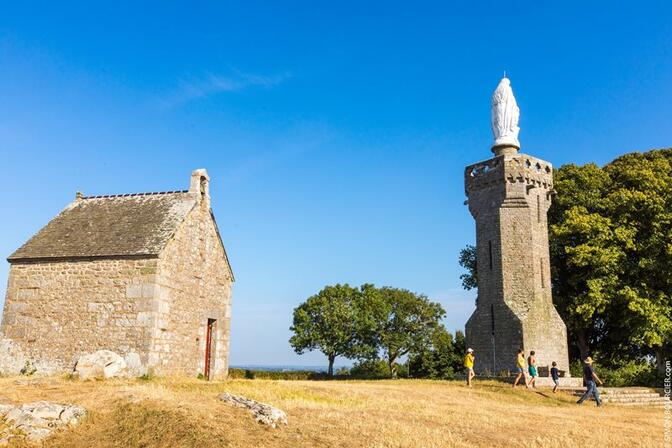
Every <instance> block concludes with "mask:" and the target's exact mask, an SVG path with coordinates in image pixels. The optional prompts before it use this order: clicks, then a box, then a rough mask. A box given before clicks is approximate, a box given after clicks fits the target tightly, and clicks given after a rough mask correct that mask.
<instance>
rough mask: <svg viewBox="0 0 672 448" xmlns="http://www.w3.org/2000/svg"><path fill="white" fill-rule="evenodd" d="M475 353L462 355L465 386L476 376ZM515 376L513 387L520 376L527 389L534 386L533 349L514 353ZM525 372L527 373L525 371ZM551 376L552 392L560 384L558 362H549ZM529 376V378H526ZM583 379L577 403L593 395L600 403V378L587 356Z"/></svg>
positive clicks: (470, 350) (584, 363)
mask: <svg viewBox="0 0 672 448" xmlns="http://www.w3.org/2000/svg"><path fill="white" fill-rule="evenodd" d="M475 359H476V355H475V354H474V350H473V349H472V348H468V349H467V353H466V354H465V356H464V368H465V370H466V374H467V386H469V387H471V384H472V380H473V379H474V377H475V376H476V374H475V373H474V361H475ZM515 363H516V378H515V379H514V380H513V388H514V389H515V387H516V386H517V385H518V383H519V382H520V380H521V378H522V379H523V384H525V388H526V389H529V388H530V387H533V388H536V387H537V386H536V380H537V377H538V376H539V372H538V371H537V358H536V356H535V352H534V350H532V351H530V355H529V356H528V357H527V360H526V359H525V352H524V351H523V349H520V350H518V353H517V354H516V361H515ZM526 372H527V373H526ZM550 374H551V378H552V379H553V393H555V392H556V391H557V390H558V387H559V386H560V371H559V370H558V363H557V362H555V361H553V362H552V363H551V371H550ZM528 376H529V378H528ZM583 380H584V382H585V383H586V392H585V393H584V394H583V396H582V397H581V398H580V399H579V401H577V404H582V403H583V402H584V401H585V400H586V399H588V398H590V396H591V395H592V396H594V397H595V402H596V403H597V405H598V406H601V405H602V400H601V399H600V392H599V390H598V389H597V384H600V385H602V380H600V378H599V377H598V376H597V374H596V373H595V369H594V368H593V359H592V358H591V357H590V356H588V357H587V358H586V359H584V361H583Z"/></svg>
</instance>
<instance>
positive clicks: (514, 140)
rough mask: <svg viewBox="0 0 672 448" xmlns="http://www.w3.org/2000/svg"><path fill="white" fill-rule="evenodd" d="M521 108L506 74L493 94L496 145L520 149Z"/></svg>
mask: <svg viewBox="0 0 672 448" xmlns="http://www.w3.org/2000/svg"><path fill="white" fill-rule="evenodd" d="M519 116H520V109H518V104H516V98H515V97H514V96H513V90H511V81H509V78H507V77H506V76H504V78H502V80H501V81H499V85H497V88H496V89H495V93H493V94H492V133H493V135H494V137H495V144H494V145H493V148H494V147H497V146H513V147H515V148H518V149H520V142H519V141H518V131H520V128H519V127H518V118H519Z"/></svg>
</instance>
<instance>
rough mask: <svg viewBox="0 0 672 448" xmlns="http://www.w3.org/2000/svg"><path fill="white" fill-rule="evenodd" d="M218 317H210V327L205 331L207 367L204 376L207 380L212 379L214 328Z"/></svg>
mask: <svg viewBox="0 0 672 448" xmlns="http://www.w3.org/2000/svg"><path fill="white" fill-rule="evenodd" d="M215 322H217V320H216V319H208V327H207V329H206V332H205V369H204V372H203V376H204V377H205V379H206V380H210V372H211V371H212V366H213V361H214V356H213V353H214V351H215V338H214V329H215Z"/></svg>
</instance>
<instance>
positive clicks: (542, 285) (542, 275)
mask: <svg viewBox="0 0 672 448" xmlns="http://www.w3.org/2000/svg"><path fill="white" fill-rule="evenodd" d="M539 267H540V268H541V287H542V288H546V282H545V281H544V260H539Z"/></svg>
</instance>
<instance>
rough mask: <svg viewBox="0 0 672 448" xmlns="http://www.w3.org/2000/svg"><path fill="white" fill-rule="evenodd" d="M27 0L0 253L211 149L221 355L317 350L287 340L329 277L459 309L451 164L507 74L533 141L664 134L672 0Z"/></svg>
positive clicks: (8, 20) (456, 182)
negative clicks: (81, 196)
mask: <svg viewBox="0 0 672 448" xmlns="http://www.w3.org/2000/svg"><path fill="white" fill-rule="evenodd" d="M20 3H24V2H2V5H0V156H1V158H0V182H1V183H2V197H3V200H2V206H1V208H0V210H1V212H2V219H0V255H1V256H2V257H3V258H5V257H6V256H7V255H9V254H10V253H11V252H12V251H13V250H15V249H16V248H17V247H18V246H19V245H20V244H22V243H23V242H24V241H25V240H26V239H28V238H29V237H30V236H31V235H32V234H33V233H34V232H35V231H37V230H38V229H39V228H40V227H41V226H43V225H44V224H45V223H46V222H47V221H48V220H49V219H50V218H51V217H52V216H53V215H55V214H56V213H57V212H58V211H59V210H60V209H61V208H63V207H64V206H65V205H66V204H67V203H68V202H70V201H71V200H72V199H73V198H74V195H75V191H76V190H82V191H83V192H85V193H86V194H110V193H130V192H143V191H158V190H172V189H179V188H186V187H187V186H188V180H189V174H190V172H191V170H192V169H194V168H201V167H205V168H207V169H208V171H209V172H210V175H211V177H212V184H211V191H212V195H213V208H214V211H215V214H216V215H217V217H218V221H219V224H220V227H221V232H222V236H223V239H224V242H225V244H226V247H227V250H228V252H229V255H230V258H231V262H232V265H233V269H234V271H235V273H236V277H237V282H236V284H235V289H234V306H233V322H232V341H231V348H232V362H233V363H234V364H307V365H315V364H322V363H324V360H323V358H322V356H321V355H319V354H314V355H305V356H303V357H298V356H296V355H294V354H293V352H292V351H291V349H290V348H289V345H288V343H287V339H288V337H289V331H288V327H289V325H290V323H291V313H292V309H293V308H294V307H295V306H296V305H297V304H299V303H300V302H301V301H302V300H304V299H305V298H307V297H308V296H309V295H311V294H313V293H315V292H316V291H318V290H319V289H320V288H321V287H322V286H324V285H325V284H329V283H336V282H348V283H351V284H361V283H363V282H373V283H376V284H378V285H392V286H398V287H404V288H408V289H411V290H414V291H417V292H422V293H425V294H427V295H429V296H430V297H431V298H433V299H435V300H437V301H439V302H441V303H442V304H443V305H444V307H445V308H446V310H447V311H448V317H447V318H446V325H447V326H448V327H449V328H450V329H455V328H462V327H463V325H464V322H465V321H466V319H467V317H468V315H469V314H470V312H471V310H472V308H473V299H474V297H473V294H470V293H465V292H463V291H461V289H460V281H459V278H458V277H459V274H460V272H461V271H460V268H459V266H458V263H457V256H458V252H459V250H460V248H462V247H463V246H464V245H465V244H467V243H471V242H473V241H474V226H473V222H472V219H471V217H470V216H469V213H468V211H467V209H466V207H465V206H464V205H463V201H464V189H463V183H462V173H463V168H464V166H465V165H467V164H469V163H473V162H476V161H479V160H483V159H486V158H488V157H489V156H490V152H489V150H490V144H491V140H492V136H491V131H490V127H489V126H490V125H489V113H490V112H489V101H490V95H491V93H492V91H493V90H494V88H495V87H496V85H497V83H498V81H499V79H500V78H501V75H502V72H503V71H504V70H506V71H507V73H508V75H509V77H510V78H511V81H512V86H513V89H514V92H515V94H516V97H517V99H518V104H519V106H520V108H521V128H522V130H521V134H520V140H521V143H522V149H523V151H525V152H529V153H530V154H533V155H535V156H538V157H541V158H544V159H546V160H549V161H550V162H552V163H553V164H555V165H556V166H559V165H561V164H563V163H568V162H575V163H580V164H582V163H586V162H591V161H595V162H598V163H605V162H607V161H609V160H611V159H613V158H614V157H616V156H618V155H619V154H622V153H624V152H628V151H633V150H648V149H651V148H660V147H668V146H672V33H671V32H670V29H671V28H670V24H671V23H672V3H670V2H667V1H660V2H603V3H601V4H598V3H597V2H561V3H558V2H554V3H551V2H539V1H534V2H533V1H530V2H513V1H512V2H435V3H424V2H398V3H397V2H380V3H376V4H373V3H372V4H369V5H366V6H365V5H362V3H363V2H345V1H341V2H323V3H321V4H318V3H316V2H305V3H301V2H291V3H284V4H281V3H280V2H268V3H256V2H251V1H245V2H240V3H231V2H226V4H224V5H222V6H212V5H206V4H203V3H200V2H199V3H197V2H189V3H187V2H185V3H184V4H182V5H175V4H169V3H167V2H157V3H155V4H153V5H147V4H146V5H145V6H142V7H141V6H139V5H138V4H137V2H132V3H126V4H123V3H122V2H112V3H108V4H107V6H105V7H100V6H97V7H94V6H92V5H91V4H89V3H84V2H82V3H80V4H76V3H69V4H68V5H62V4H57V3H54V2H50V3H44V4H41V5H39V6H37V7H34V8H28V7H24V6H19V4H20ZM218 3H223V2H218ZM470 4H477V5H470ZM7 270H8V265H7V263H6V262H4V261H3V262H2V263H0V282H1V284H2V285H3V290H4V285H5V284H6V276H7ZM0 300H2V299H0ZM0 303H2V302H0Z"/></svg>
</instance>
